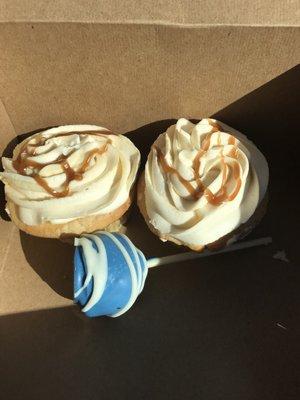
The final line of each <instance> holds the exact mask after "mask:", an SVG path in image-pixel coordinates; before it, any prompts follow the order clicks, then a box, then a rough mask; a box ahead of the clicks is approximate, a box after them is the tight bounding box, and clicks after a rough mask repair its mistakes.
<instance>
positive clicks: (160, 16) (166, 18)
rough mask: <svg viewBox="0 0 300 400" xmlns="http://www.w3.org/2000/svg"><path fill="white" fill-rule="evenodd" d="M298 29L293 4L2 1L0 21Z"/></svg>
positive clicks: (293, 0) (267, 0) (268, 0)
mask: <svg viewBox="0 0 300 400" xmlns="http://www.w3.org/2000/svg"><path fill="white" fill-rule="evenodd" d="M1 20H2V21H28V22H38V21H47V22H48V21H61V22H65V21H73V22H121V23H124V22H137V23H141V22H142V23H155V22H159V23H174V24H179V23H181V24H196V25H198V24H230V25H232V24H235V25H238V24H244V25H263V26H266V25H289V26H291V25H299V23H300V10H299V2H298V1H297V0H285V1H282V0H264V1H253V0H225V1H224V0H214V1H213V2H212V1H211V0H169V1H163V0H152V1H147V0H146V1H145V0H143V1H139V0H126V1H123V2H122V1H119V0H101V1H99V0H53V1H48V0H2V1H1V3H0V21H1Z"/></svg>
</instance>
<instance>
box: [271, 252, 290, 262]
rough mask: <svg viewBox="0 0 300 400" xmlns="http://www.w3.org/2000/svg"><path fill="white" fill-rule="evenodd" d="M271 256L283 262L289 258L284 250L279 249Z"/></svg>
mask: <svg viewBox="0 0 300 400" xmlns="http://www.w3.org/2000/svg"><path fill="white" fill-rule="evenodd" d="M273 258H275V259H276V260H280V261H284V262H290V260H289V259H288V258H287V256H286V253H285V251H284V250H279V251H277V252H276V253H275V254H274V255H273Z"/></svg>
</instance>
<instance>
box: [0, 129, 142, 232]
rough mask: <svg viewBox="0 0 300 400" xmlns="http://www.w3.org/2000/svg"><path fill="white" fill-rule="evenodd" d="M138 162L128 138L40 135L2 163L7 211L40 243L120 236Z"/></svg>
mask: <svg viewBox="0 0 300 400" xmlns="http://www.w3.org/2000/svg"><path fill="white" fill-rule="evenodd" d="M139 162H140V153H139V150H138V149H137V148H136V147H135V146H134V145H133V143H132V142H131V141H130V140H129V139H128V138H127V137H125V136H123V135H118V134H114V133H112V132H110V131H109V130H107V129H106V128H102V127H99V126H95V125H68V126H60V127H58V128H52V129H47V130H44V131H41V132H38V133H36V134H34V135H32V136H30V137H29V138H27V139H26V140H24V141H23V142H22V143H20V144H19V145H17V146H16V148H15V149H14V152H13V158H12V159H9V158H4V157H3V158H2V164H3V168H4V172H1V173H0V179H1V180H2V181H3V182H4V184H5V196H6V202H7V203H6V210H7V212H8V214H9V215H10V217H11V219H12V221H13V222H14V223H15V224H16V225H17V226H18V228H20V229H21V230H23V231H25V232H27V233H29V234H32V235H35V236H42V237H52V238H58V237H60V236H61V235H78V234H81V233H83V232H93V231H95V230H97V229H102V230H114V231H117V230H118V229H119V228H120V226H121V223H120V221H121V219H122V217H123V216H124V213H125V212H126V211H127V210H128V208H129V206H130V204H131V202H132V195H133V186H134V183H135V179H136V174H137V171H138V167H139Z"/></svg>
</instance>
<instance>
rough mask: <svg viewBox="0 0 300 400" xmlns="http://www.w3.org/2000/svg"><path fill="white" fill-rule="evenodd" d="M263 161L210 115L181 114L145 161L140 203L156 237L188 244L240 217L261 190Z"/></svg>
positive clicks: (219, 232) (211, 236) (226, 229)
mask: <svg viewBox="0 0 300 400" xmlns="http://www.w3.org/2000/svg"><path fill="white" fill-rule="evenodd" d="M268 175H269V172H268V164H267V161H266V159H265V157H264V156H263V155H262V153H261V152H260V151H259V150H258V149H257V147H256V146H255V145H254V144H253V143H252V142H251V141H249V140H248V139H247V138H246V137H245V136H244V135H242V134H241V133H240V132H238V131H236V130H234V129H232V128H230V127H229V126H227V125H225V124H223V123H221V122H218V121H216V120H212V119H202V120H201V121H200V122H199V123H198V124H196V125H194V124H193V123H191V122H190V121H188V120H186V119H184V118H181V119H179V120H178V122H177V123H176V125H172V126H170V127H169V128H168V129H167V131H166V132H165V133H163V134H161V135H160V136H159V137H158V139H157V140H156V141H155V143H154V144H153V146H152V148H151V151H150V154H149V156H148V160H147V163H146V167H145V206H146V211H147V215H148V217H149V223H150V224H152V226H153V227H154V228H155V229H156V230H157V231H158V232H159V235H160V237H161V239H162V240H165V239H168V238H171V239H172V238H173V239H175V240H176V241H179V242H182V243H185V244H186V245H188V246H190V247H191V248H197V247H199V246H204V245H206V244H209V243H212V242H214V241H216V240H218V239H219V238H221V237H223V236H224V235H226V234H228V233H230V232H232V231H233V230H234V229H236V228H237V227H239V226H240V225H241V224H242V223H244V222H246V221H247V220H248V219H249V218H250V217H251V215H252V214H253V213H254V211H255V210H256V207H257V205H258V204H259V202H260V201H261V200H262V199H263V197H264V196H265V193H266V190H267V185H268Z"/></svg>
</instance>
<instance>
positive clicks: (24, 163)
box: [12, 131, 116, 198]
mask: <svg viewBox="0 0 300 400" xmlns="http://www.w3.org/2000/svg"><path fill="white" fill-rule="evenodd" d="M76 133H77V134H82V135H95V136H102V137H103V136H104V135H116V134H115V133H112V132H110V131H101V132H95V131H84V132H67V133H61V134H57V135H54V136H51V137H50V138H51V139H52V138H53V137H63V136H70V135H74V134H76ZM50 138H47V137H43V136H41V137H38V142H37V143H34V144H30V143H29V142H30V140H32V139H29V140H28V141H27V142H25V143H24V145H23V146H22V148H21V150H20V152H19V155H18V157H17V158H16V159H15V160H13V162H12V164H13V167H14V169H15V170H16V171H17V172H18V173H19V174H20V175H25V176H30V177H31V178H33V179H34V180H35V181H36V182H37V184H39V185H40V186H41V187H42V188H43V189H44V190H45V191H46V192H47V193H49V194H50V195H51V196H53V197H57V198H59V197H65V196H67V195H68V194H69V191H70V187H69V186H70V182H71V181H73V180H77V181H80V180H82V178H83V174H84V173H85V171H86V170H87V168H88V166H89V163H90V161H91V160H92V158H93V157H94V156H96V155H101V154H103V153H105V152H106V151H107V146H108V144H110V143H111V140H110V139H108V140H107V142H106V143H105V144H104V145H103V146H101V147H100V148H98V149H93V150H91V151H90V152H88V153H87V154H86V156H85V158H84V160H83V163H82V164H81V166H80V168H79V169H78V170H77V171H75V170H74V169H73V168H72V167H71V166H70V164H69V163H68V161H67V159H68V157H69V156H70V155H71V154H72V153H73V152H74V151H75V150H73V151H72V152H70V153H69V154H68V155H60V156H59V157H58V158H57V159H55V160H54V161H51V162H49V163H47V164H42V163H39V162H36V161H34V160H29V159H28V157H30V156H32V155H34V149H33V151H32V149H30V148H32V147H33V148H35V147H38V146H42V145H44V144H45V142H46V140H47V139H50ZM52 164H59V165H60V166H61V168H62V170H63V171H64V173H65V174H66V180H65V182H64V184H63V185H62V190H61V191H57V190H55V189H52V188H51V187H50V186H49V185H48V183H47V182H46V180H45V179H44V178H43V177H41V176H40V175H39V173H40V171H41V169H43V168H44V167H46V166H48V165H52ZM28 167H32V168H34V169H35V171H34V172H33V173H32V174H31V175H27V174H26V169H27V168H28Z"/></svg>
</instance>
